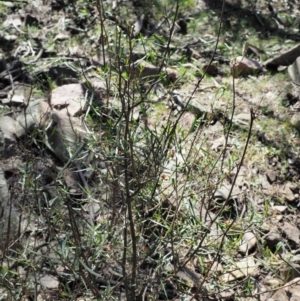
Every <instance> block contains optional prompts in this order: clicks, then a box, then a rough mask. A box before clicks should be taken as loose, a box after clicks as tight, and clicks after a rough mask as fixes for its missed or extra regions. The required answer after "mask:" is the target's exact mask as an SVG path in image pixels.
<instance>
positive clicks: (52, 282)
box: [40, 275, 59, 289]
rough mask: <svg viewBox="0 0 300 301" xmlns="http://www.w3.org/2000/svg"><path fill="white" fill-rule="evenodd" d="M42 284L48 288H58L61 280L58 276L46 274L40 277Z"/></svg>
mask: <svg viewBox="0 0 300 301" xmlns="http://www.w3.org/2000/svg"><path fill="white" fill-rule="evenodd" d="M40 284H41V285H42V286H43V287H45V288H48V289H57V288H58V287H59V281H58V279H57V277H54V276H52V275H45V276H43V277H41V278H40Z"/></svg>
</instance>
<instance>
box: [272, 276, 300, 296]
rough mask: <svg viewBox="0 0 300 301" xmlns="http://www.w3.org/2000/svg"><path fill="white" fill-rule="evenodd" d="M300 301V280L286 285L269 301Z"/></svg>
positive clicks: (297, 279)
mask: <svg viewBox="0 0 300 301" xmlns="http://www.w3.org/2000/svg"><path fill="white" fill-rule="evenodd" d="M299 300H300V278H295V279H294V280H292V281H290V282H288V283H286V284H285V285H284V287H283V288H281V289H278V290H277V291H275V292H274V294H273V295H272V297H271V298H270V299H269V301H299Z"/></svg>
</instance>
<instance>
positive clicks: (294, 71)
mask: <svg viewBox="0 0 300 301" xmlns="http://www.w3.org/2000/svg"><path fill="white" fill-rule="evenodd" d="M288 72H289V75H290V77H291V79H292V80H293V81H294V82H295V83H296V84H300V54H299V57H298V58H297V59H296V60H295V61H294V63H293V64H292V65H290V66H289V68H288Z"/></svg>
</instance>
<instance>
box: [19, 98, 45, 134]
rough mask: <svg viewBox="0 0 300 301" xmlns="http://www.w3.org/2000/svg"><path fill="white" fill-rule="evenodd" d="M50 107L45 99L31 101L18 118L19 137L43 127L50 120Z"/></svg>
mask: <svg viewBox="0 0 300 301" xmlns="http://www.w3.org/2000/svg"><path fill="white" fill-rule="evenodd" d="M49 112H50V107H49V105H48V103H47V102H46V101H45V100H44V99H37V100H34V101H31V102H30V103H29V106H28V107H27V108H26V109H24V110H23V111H22V112H21V113H20V114H19V115H18V117H17V119H16V127H15V134H16V136H17V137H18V138H20V137H22V136H24V135H25V133H27V132H28V131H32V130H33V129H37V128H43V127H44V125H45V124H46V121H47V120H48V117H49V115H48V113H49Z"/></svg>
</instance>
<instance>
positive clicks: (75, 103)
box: [51, 84, 86, 116]
mask: <svg viewBox="0 0 300 301" xmlns="http://www.w3.org/2000/svg"><path fill="white" fill-rule="evenodd" d="M51 106H52V107H53V108H55V109H57V110H59V111H61V112H65V113H68V114H69V115H70V116H74V115H76V114H77V113H78V112H80V111H82V110H84V109H85V106H86V100H85V91H84V88H83V86H82V85H81V84H69V85H63V86H60V87H57V88H55V89H54V90H53V91H52V93H51Z"/></svg>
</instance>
